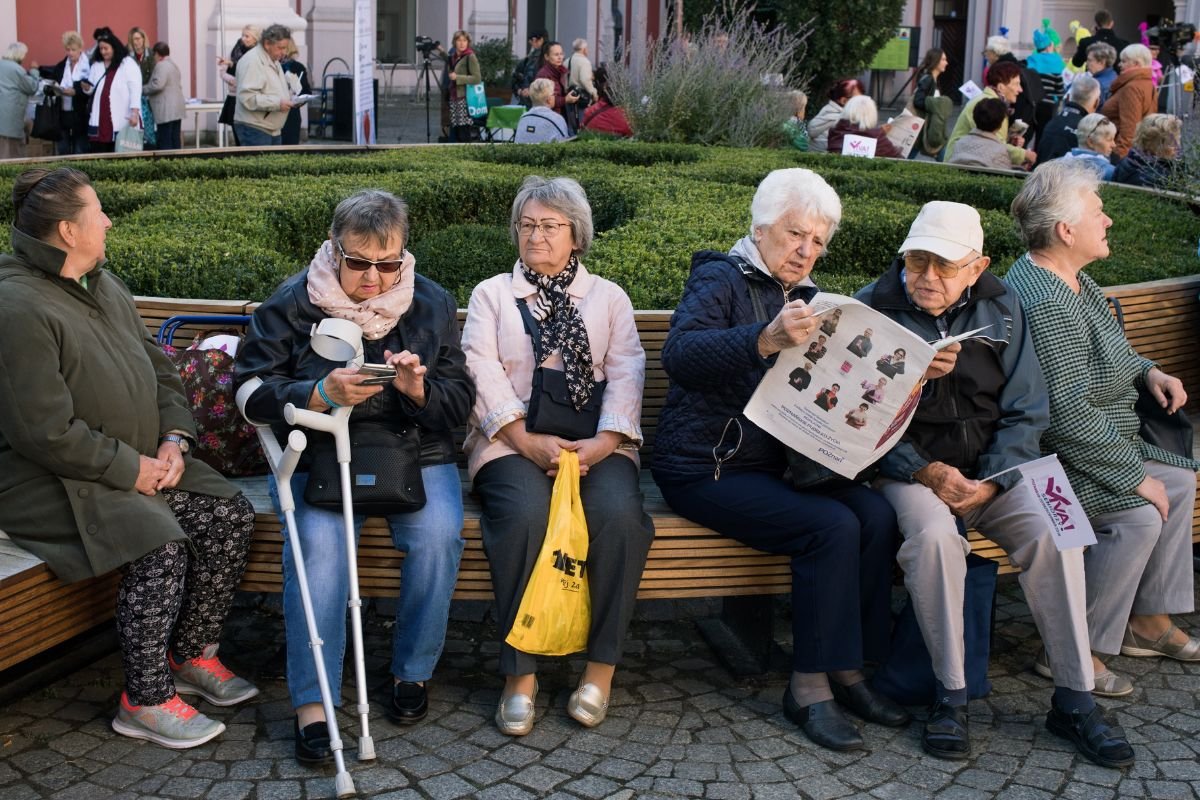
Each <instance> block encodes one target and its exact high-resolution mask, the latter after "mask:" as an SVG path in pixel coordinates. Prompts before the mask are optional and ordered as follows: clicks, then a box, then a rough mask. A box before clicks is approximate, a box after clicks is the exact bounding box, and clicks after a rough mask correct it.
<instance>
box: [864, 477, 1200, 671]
mask: <svg viewBox="0 0 1200 800" xmlns="http://www.w3.org/2000/svg"><path fill="white" fill-rule="evenodd" d="M876 488H877V489H878V490H879V491H880V492H882V493H883V496H884V497H886V498H887V499H888V502H890V503H891V504H892V506H893V507H894V508H895V509H896V517H897V519H898V520H899V522H900V534H901V535H902V536H903V537H904V543H903V544H902V545H900V552H899V553H898V555H897V556H896V558H897V560H898V561H899V563H900V568H901V569H903V570H904V585H905V587H906V588H907V589H908V595H909V597H910V598H911V599H912V604H913V610H914V611H916V617H917V624H918V625H919V626H920V628H921V635H922V636H923V637H924V639H925V645H926V647H928V648H929V653H930V655H931V656H932V658H933V672H934V674H935V675H936V676H937V679H938V680H939V681H941V682H942V684H943V685H944V686H945V687H946V688H947V689H962V688H965V687H966V685H967V678H966V674H965V671H964V667H963V664H964V659H965V657H966V654H965V647H964V645H963V583H964V581H965V579H966V574H967V560H966V559H967V555H968V554H969V553H970V552H971V545H970V544H969V543H968V542H967V540H966V539H965V538H963V537H962V536H961V535H959V532H958V527H957V525H956V523H955V517H954V514H953V513H951V511H950V509H949V508H948V507H947V506H946V504H945V503H943V502H942V501H941V500H939V499H938V497H937V495H935V494H934V493H933V491H932V490H931V489H929V488H928V487H926V486H924V485H922V484H919V483H902V482H898V481H893V480H888V479H881V480H880V481H879V482H878V484H877V486H876ZM963 522H964V523H966V525H967V527H968V528H975V529H977V530H979V531H981V532H982V533H983V534H984V535H985V536H987V537H988V538H989V539H991V540H992V541H993V542H995V543H996V544H998V545H1000V546H1001V547H1003V548H1004V550H1005V552H1007V553H1008V556H1009V558H1010V559H1011V560H1012V563H1013V564H1014V565H1016V566H1018V567H1020V568H1021V575H1020V581H1021V588H1022V589H1023V590H1024V592H1025V599H1026V601H1027V602H1028V603H1029V610H1030V611H1031V612H1032V613H1033V620H1034V623H1035V624H1036V625H1037V628H1038V632H1039V633H1040V634H1041V636H1042V642H1043V644H1045V646H1046V655H1047V657H1048V658H1049V661H1050V669H1051V671H1052V672H1053V673H1054V682H1055V684H1057V685H1059V686H1065V687H1067V688H1070V689H1076V690H1079V691H1085V692H1090V691H1091V690H1092V688H1093V687H1094V685H1095V682H1096V677H1095V674H1094V671H1093V669H1092V655H1091V651H1090V649H1089V644H1088V625H1087V590H1086V588H1085V586H1084V556H1083V550H1082V548H1075V549H1073V550H1067V551H1066V552H1060V551H1059V550H1058V548H1057V547H1055V546H1054V535H1053V533H1052V532H1051V529H1050V527H1049V525H1047V523H1046V517H1045V513H1044V512H1043V511H1042V510H1041V505H1040V503H1039V502H1038V499H1037V497H1036V495H1035V494H1034V493H1033V492H1032V491H1031V490H1030V489H1029V487H1028V485H1026V484H1025V483H1020V484H1017V485H1016V486H1014V487H1013V488H1012V489H1009V490H1008V491H1006V492H1003V493H1001V494H999V495H997V496H996V497H995V498H994V499H993V500H992V502H990V503H988V504H987V505H985V506H983V507H981V508H977V509H975V510H974V511H972V512H971V513H970V514H968V515H967V516H966V517H965V518H964V519H963ZM1189 566H1190V562H1189Z"/></svg>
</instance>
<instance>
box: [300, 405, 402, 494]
mask: <svg viewBox="0 0 1200 800" xmlns="http://www.w3.org/2000/svg"><path fill="white" fill-rule="evenodd" d="M309 435H310V436H311V437H312V439H313V443H312V446H311V447H310V448H309V451H310V452H311V453H312V462H311V463H310V465H309V469H308V485H307V486H305V487H304V502H306V503H308V504H309V505H310V506H316V507H317V508H326V509H329V510H331V511H341V510H342V479H341V470H340V469H339V467H338V461H337V447H336V446H335V444H334V439H333V435H332V434H309ZM350 453H351V458H350V497H351V500H352V502H353V504H354V511H355V513H357V514H367V515H370V516H381V517H382V516H387V515H388V514H408V513H411V512H413V511H420V510H421V509H422V508H424V507H425V483H424V481H422V479H421V431H420V429H419V428H418V427H417V426H416V425H414V424H413V423H411V422H410V423H407V424H406V425H405V426H404V427H402V428H393V427H392V426H389V425H385V424H383V423H379V422H352V423H351V424H350Z"/></svg>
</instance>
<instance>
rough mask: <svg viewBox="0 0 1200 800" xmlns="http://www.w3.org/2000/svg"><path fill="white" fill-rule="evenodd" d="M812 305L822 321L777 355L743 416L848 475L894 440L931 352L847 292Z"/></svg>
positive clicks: (908, 413) (909, 412) (916, 396)
mask: <svg viewBox="0 0 1200 800" xmlns="http://www.w3.org/2000/svg"><path fill="white" fill-rule="evenodd" d="M810 306H811V307H812V310H813V313H814V314H815V315H816V316H817V317H818V318H819V319H820V320H821V323H820V325H819V326H818V327H817V329H816V330H815V331H813V333H812V336H811V337H810V338H809V339H808V340H807V341H805V342H804V343H803V344H800V345H798V346H796V347H790V348H788V349H786V350H783V351H781V352H780V353H779V355H778V357H777V358H776V361H775V365H774V366H773V367H771V369H769V370H768V371H767V374H766V375H764V376H763V379H762V381H761V382H760V383H759V385H758V388H757V389H756V390H755V392H754V394H753V396H751V398H750V401H749V402H748V403H747V404H746V408H745V414H746V417H747V418H748V419H750V420H751V421H752V422H754V424H756V425H758V426H759V427H760V428H762V429H763V430H765V431H766V432H767V433H770V434H771V435H772V436H774V437H775V438H776V439H778V440H779V441H781V442H783V443H784V444H785V445H787V446H788V447H790V448H791V449H793V450H795V451H796V452H798V453H800V454H802V455H804V456H806V457H807V458H810V459H812V460H813V461H815V462H817V463H818V464H821V465H822V466H825V467H828V468H829V469H831V470H833V471H834V472H836V473H838V474H839V475H842V476H844V477H847V478H853V477H854V476H855V475H857V474H858V473H860V472H862V471H863V469H865V468H866V467H868V466H870V465H871V464H872V463H874V462H875V461H876V460H878V459H879V458H880V457H881V456H883V454H884V453H886V452H887V451H888V450H890V449H891V448H892V446H893V445H894V444H895V443H896V442H897V441H899V439H900V436H901V435H902V434H903V433H904V431H905V429H906V428H907V427H908V423H909V420H910V419H911V417H912V413H913V411H914V410H916V407H917V402H918V401H919V400H920V398H921V383H922V378H923V377H924V375H925V370H926V369H927V368H928V367H929V364H930V362H931V361H933V357H934V354H935V352H936V350H935V347H934V346H932V345H930V344H928V343H927V342H925V341H923V340H922V339H921V337H919V336H917V335H916V334H915V333H912V332H911V331H909V330H908V329H906V328H905V327H904V326H902V325H900V324H899V323H897V322H893V321H892V320H890V319H888V318H887V317H885V316H884V315H883V314H880V313H879V312H878V311H875V310H874V309H872V308H870V307H869V306H866V305H864V304H863V303H860V302H859V301H858V300H855V299H854V298H852V297H846V296H844V295H837V294H828V293H825V292H822V293H820V294H818V295H817V296H816V297H814V298H813V300H812V302H811V303H810ZM975 333H978V331H970V332H968V333H967V334H963V335H961V336H958V337H953V338H954V340H961V339H962V338H965V337H967V336H970V335H973V334H975ZM950 343H951V342H950V341H947V340H943V341H942V342H938V343H937V344H939V345H941V346H942V347H945V346H947V345H949V344H950Z"/></svg>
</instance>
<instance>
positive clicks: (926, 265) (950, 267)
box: [904, 252, 983, 278]
mask: <svg viewBox="0 0 1200 800" xmlns="http://www.w3.org/2000/svg"><path fill="white" fill-rule="evenodd" d="M981 258H983V256H982V255H979V256H975V257H974V258H972V259H971V260H970V261H968V262H967V263H965V264H953V263H951V262H949V261H946V260H945V259H944V258H938V257H937V256H934V255H930V254H929V253H920V252H918V253H905V254H904V269H906V270H907V271H909V272H911V273H913V274H914V275H920V274H921V273H923V272H925V270H927V269H930V268H932V269H933V272H934V274H935V275H937V276H938V277H939V278H954V277H956V276H957V275H958V273H959V272H960V271H961V270H964V269H966V268H967V267H969V266H971V265H972V264H974V263H975V262H976V261H978V260H979V259H981Z"/></svg>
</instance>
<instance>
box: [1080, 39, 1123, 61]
mask: <svg viewBox="0 0 1200 800" xmlns="http://www.w3.org/2000/svg"><path fill="white" fill-rule="evenodd" d="M1087 55H1088V58H1090V59H1092V60H1093V61H1098V62H1100V63H1101V64H1103V65H1104V66H1106V67H1111V66H1112V65H1113V64H1115V63H1117V48H1115V47H1113V46H1112V45H1111V44H1107V43H1105V42H1096V43H1095V44H1091V45H1088V49H1087Z"/></svg>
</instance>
